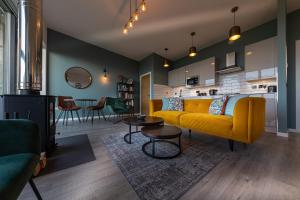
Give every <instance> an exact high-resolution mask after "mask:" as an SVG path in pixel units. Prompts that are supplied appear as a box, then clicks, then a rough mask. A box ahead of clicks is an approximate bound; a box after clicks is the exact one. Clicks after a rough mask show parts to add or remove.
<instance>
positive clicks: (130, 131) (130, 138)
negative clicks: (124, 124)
mask: <svg viewBox="0 0 300 200" xmlns="http://www.w3.org/2000/svg"><path fill="white" fill-rule="evenodd" d="M129 144H131V124H130V125H129Z"/></svg>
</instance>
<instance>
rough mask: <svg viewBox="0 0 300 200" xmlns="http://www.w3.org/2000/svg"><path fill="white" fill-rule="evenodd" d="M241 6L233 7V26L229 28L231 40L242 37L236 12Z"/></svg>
mask: <svg viewBox="0 0 300 200" xmlns="http://www.w3.org/2000/svg"><path fill="white" fill-rule="evenodd" d="M238 9H239V7H237V6H236V7H233V8H232V9H231V12H232V13H233V26H232V27H231V29H230V30H229V40H230V41H235V40H238V39H239V38H240V37H241V27H240V26H236V25H235V13H236V12H237V11H238Z"/></svg>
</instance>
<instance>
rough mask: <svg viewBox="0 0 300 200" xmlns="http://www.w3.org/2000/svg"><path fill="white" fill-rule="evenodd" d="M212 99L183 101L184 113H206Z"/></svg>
mask: <svg viewBox="0 0 300 200" xmlns="http://www.w3.org/2000/svg"><path fill="white" fill-rule="evenodd" d="M212 101H213V100H212V99H185V100H184V102H183V104H184V111H185V112H190V113H208V109H209V106H210V104H211V102H212Z"/></svg>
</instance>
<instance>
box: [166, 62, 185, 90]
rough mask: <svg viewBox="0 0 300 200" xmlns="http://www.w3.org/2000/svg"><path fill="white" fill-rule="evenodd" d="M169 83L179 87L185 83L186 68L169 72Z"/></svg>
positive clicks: (171, 85)
mask: <svg viewBox="0 0 300 200" xmlns="http://www.w3.org/2000/svg"><path fill="white" fill-rule="evenodd" d="M168 84H169V86H170V87H179V86H184V85H185V68H184V67H183V68H179V69H175V70H172V71H169V73H168Z"/></svg>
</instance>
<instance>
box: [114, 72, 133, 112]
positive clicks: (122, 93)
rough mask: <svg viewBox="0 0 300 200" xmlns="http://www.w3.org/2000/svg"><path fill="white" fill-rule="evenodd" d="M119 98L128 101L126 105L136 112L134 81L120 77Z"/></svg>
mask: <svg viewBox="0 0 300 200" xmlns="http://www.w3.org/2000/svg"><path fill="white" fill-rule="evenodd" d="M117 97H118V98H121V99H123V100H125V101H126V105H129V106H131V107H132V110H134V82H133V79H127V78H125V77H123V76H121V75H120V76H118V83H117Z"/></svg>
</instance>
